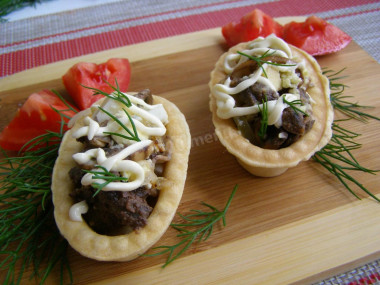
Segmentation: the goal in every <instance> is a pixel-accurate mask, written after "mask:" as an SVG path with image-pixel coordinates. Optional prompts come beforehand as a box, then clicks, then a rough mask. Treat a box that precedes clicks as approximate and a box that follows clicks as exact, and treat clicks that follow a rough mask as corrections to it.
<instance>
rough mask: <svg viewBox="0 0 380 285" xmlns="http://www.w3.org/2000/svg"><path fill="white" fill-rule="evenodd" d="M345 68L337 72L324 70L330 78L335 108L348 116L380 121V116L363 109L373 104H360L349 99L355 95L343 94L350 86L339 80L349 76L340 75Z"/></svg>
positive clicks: (332, 101)
mask: <svg viewBox="0 0 380 285" xmlns="http://www.w3.org/2000/svg"><path fill="white" fill-rule="evenodd" d="M344 70H345V69H344V68H343V69H341V70H339V71H337V72H335V71H333V70H323V72H322V73H323V74H324V75H325V76H326V77H327V78H328V79H329V82H330V90H331V93H330V99H331V104H332V105H333V107H334V109H336V110H338V111H340V112H341V113H343V114H345V115H346V116H347V117H349V118H352V119H355V120H358V121H362V122H367V121H368V120H369V119H374V120H377V121H380V117H376V116H374V115H371V114H368V113H366V112H364V111H362V110H363V109H371V108H373V107H372V106H363V105H359V104H358V103H353V102H349V101H347V99H348V98H352V97H353V96H346V95H343V92H344V91H345V88H348V86H347V85H345V84H342V83H339V82H337V81H339V80H340V79H343V78H346V77H347V76H338V75H340V74H341V73H342V72H343V71H344Z"/></svg>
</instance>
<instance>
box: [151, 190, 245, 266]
mask: <svg viewBox="0 0 380 285" xmlns="http://www.w3.org/2000/svg"><path fill="white" fill-rule="evenodd" d="M237 188H238V186H237V185H235V187H234V189H233V190H232V193H231V195H230V197H229V199H228V201H227V203H226V205H225V206H224V209H223V210H222V211H220V210H218V209H217V208H215V207H214V206H211V205H209V204H207V203H205V202H201V204H202V205H203V206H206V207H207V208H209V210H210V211H203V210H191V212H192V213H191V214H188V215H181V214H179V216H180V217H181V218H182V219H183V220H184V221H185V222H184V223H182V224H174V223H173V224H171V226H172V227H173V228H174V229H176V230H177V231H179V232H180V233H179V234H177V237H179V238H181V239H182V240H181V241H179V242H178V243H177V244H175V245H170V246H166V245H162V246H157V247H154V248H152V250H155V249H162V250H161V251H159V252H157V253H153V254H144V256H157V255H162V254H166V253H169V256H168V257H167V259H166V262H165V264H164V265H163V266H162V267H166V266H167V265H169V264H170V263H171V262H173V261H174V260H176V259H177V258H178V257H179V256H180V255H181V254H182V253H184V252H185V251H186V250H187V249H188V248H189V247H190V246H191V245H192V244H193V242H195V241H198V242H201V241H206V240H207V239H208V238H209V237H210V235H211V234H212V231H213V227H214V225H215V224H216V223H217V222H219V221H220V220H222V221H223V226H226V213H227V210H228V208H229V207H230V205H231V202H232V198H233V197H234V195H235V192H236V190H237ZM177 249H178V252H177V253H175V252H176V251H177Z"/></svg>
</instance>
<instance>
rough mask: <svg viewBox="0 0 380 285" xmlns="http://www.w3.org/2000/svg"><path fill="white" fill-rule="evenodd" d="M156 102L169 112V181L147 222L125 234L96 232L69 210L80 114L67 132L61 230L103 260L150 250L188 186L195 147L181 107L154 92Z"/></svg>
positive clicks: (59, 198) (55, 184)
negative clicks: (171, 146)
mask: <svg viewBox="0 0 380 285" xmlns="http://www.w3.org/2000/svg"><path fill="white" fill-rule="evenodd" d="M153 104H162V105H163V106H164V108H165V110H166V112H167V113H168V119H169V123H168V124H167V125H166V129H167V135H168V136H170V138H171V140H172V143H173V152H172V156H171V160H170V161H169V162H167V164H166V166H165V172H164V177H165V178H166V179H165V180H166V181H165V183H163V185H162V187H160V194H159V197H158V200H157V203H156V205H155V206H154V208H153V211H152V213H151V214H150V216H149V218H148V220H147V224H146V225H145V226H144V227H143V228H141V229H139V230H138V231H132V232H130V233H128V234H125V235H117V236H107V235H101V234H98V233H96V232H95V231H94V230H92V229H91V228H90V227H89V226H88V225H87V223H86V222H84V221H82V222H78V221H72V220H71V219H70V218H69V210H70V207H71V206H72V205H73V200H72V198H71V197H70V195H69V194H70V191H71V189H72V188H73V185H72V182H71V180H70V179H69V178H68V172H69V170H70V169H71V168H72V167H73V166H74V165H75V162H74V160H73V159H72V155H73V154H74V153H77V152H80V151H82V149H83V145H82V144H81V143H79V142H77V141H76V140H75V139H74V138H72V135H71V134H72V132H74V131H75V130H77V129H78V128H80V127H81V126H83V119H82V118H79V119H78V120H77V121H76V122H75V124H74V126H73V128H72V129H70V130H69V131H67V133H66V134H65V136H64V138H63V140H62V143H61V146H60V150H59V156H58V158H57V161H56V163H55V166H54V171H53V181H52V193H53V203H54V207H55V208H54V217H55V220H56V223H57V226H58V228H59V230H60V232H61V234H62V235H63V236H64V237H65V238H66V239H67V241H68V242H69V244H70V245H71V246H72V247H73V248H74V249H75V250H76V251H78V252H79V253H80V254H82V255H83V256H86V257H88V258H92V259H95V260H99V261H128V260H132V259H134V258H136V257H138V256H139V255H141V254H143V253H144V252H145V251H146V250H148V249H149V248H150V247H151V246H152V245H153V244H154V243H156V242H157V241H158V240H159V239H160V237H161V236H162V235H163V234H164V233H165V231H166V230H167V228H168V227H169V225H170V223H171V221H172V219H173V217H174V215H175V212H176V210H177V207H178V205H179V202H180V200H181V197H182V193H183V190H184V185H185V180H186V175H187V167H188V157H189V152H190V147H191V138H190V131H189V127H188V125H187V122H186V119H185V117H184V115H183V114H182V113H181V111H180V110H179V109H178V108H177V107H176V105H174V104H173V103H171V102H170V101H168V100H166V99H164V98H162V97H158V96H154V95H153Z"/></svg>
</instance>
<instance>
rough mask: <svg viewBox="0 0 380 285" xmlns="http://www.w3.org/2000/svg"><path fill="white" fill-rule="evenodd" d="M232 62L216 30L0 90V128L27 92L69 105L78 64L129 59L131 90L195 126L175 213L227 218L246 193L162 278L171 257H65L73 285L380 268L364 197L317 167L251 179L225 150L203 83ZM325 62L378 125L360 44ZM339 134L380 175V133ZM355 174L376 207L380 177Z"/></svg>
mask: <svg viewBox="0 0 380 285" xmlns="http://www.w3.org/2000/svg"><path fill="white" fill-rule="evenodd" d="M288 20H289V19H282V21H283V22H286V21H288ZM225 51H226V47H225V45H224V43H223V39H222V37H221V33H220V29H212V30H207V31H202V32H197V33H192V34H186V35H181V36H178V37H174V38H167V39H161V40H157V41H152V42H147V43H143V44H138V45H134V46H128V47H123V48H119V49H115V50H108V51H104V52H101V53H97V54H92V55H88V56H84V57H81V58H75V59H70V60H67V61H64V62H58V63H54V64H50V65H46V66H42V67H39V68H36V69H33V70H28V71H25V72H21V73H19V74H15V75H13V76H9V77H5V78H3V79H1V80H0V99H1V102H0V104H1V106H0V110H1V114H2V116H1V117H0V129H2V128H3V127H4V126H5V125H6V124H7V123H8V122H9V121H10V120H11V118H12V117H13V115H14V113H15V111H16V109H17V106H19V105H20V104H21V103H22V102H23V101H24V100H25V98H26V97H27V96H28V95H29V94H30V93H31V92H33V91H39V90H41V89H55V90H57V91H59V92H61V93H63V94H64V93H65V91H64V88H63V84H62V81H61V76H62V75H63V74H64V73H65V72H66V70H67V69H68V68H69V67H70V66H71V65H73V64H74V63H76V62H78V61H92V62H98V63H99V62H104V61H105V60H107V59H108V58H111V57H127V58H129V60H130V61H131V65H132V78H131V85H130V91H138V90H140V89H143V88H150V89H151V90H152V91H153V93H154V94H156V95H160V96H162V97H164V98H166V99H169V100H171V101H172V102H174V103H175V104H176V105H177V106H178V107H179V108H180V110H181V111H182V112H183V113H184V114H185V116H186V119H187V122H188V124H189V126H190V131H191V135H192V149H191V154H190V162H189V170H188V178H187V181H186V185H185V191H184V195H183V198H182V201H181V204H180V206H179V209H178V211H179V212H180V213H183V214H186V213H188V212H189V210H190V209H200V208H202V206H201V205H200V202H201V201H205V202H207V203H209V204H212V205H214V206H216V207H217V208H222V207H223V206H224V205H225V203H226V201H227V199H228V197H229V195H230V193H231V191H232V189H233V187H234V185H236V184H238V185H239V188H238V191H237V193H236V195H235V197H234V199H233V201H232V204H231V207H230V209H229V211H228V213H227V217H226V219H227V226H226V227H224V228H223V227H222V226H221V225H217V226H216V228H215V231H214V233H213V234H212V236H211V237H210V238H209V240H208V241H206V242H202V243H199V244H194V245H193V247H191V248H190V249H189V250H188V251H187V252H186V253H185V254H183V256H182V257H181V258H179V259H178V260H176V261H175V262H174V263H173V264H171V265H169V266H168V267H166V268H165V269H162V268H161V266H162V265H163V263H164V261H165V258H166V256H158V257H140V258H138V259H136V260H134V261H131V262H127V263H117V262H108V263H105V262H97V261H93V260H90V259H86V258H84V257H82V256H80V255H79V254H78V253H76V252H75V251H74V250H72V249H70V250H69V259H70V264H71V268H72V271H73V277H74V282H75V284H90V283H96V284H206V283H207V284H231V283H233V282H234V283H238V284H290V283H299V284H306V283H309V282H312V281H317V280H320V279H322V278H324V277H328V276H330V275H333V274H337V273H340V272H342V271H344V270H348V269H351V268H353V267H355V266H358V265H360V264H363V263H365V262H368V261H372V260H374V259H375V258H379V257H380V241H379V236H380V223H379V217H380V203H377V202H375V201H374V200H372V199H369V198H368V197H367V195H364V194H363V193H362V192H360V191H359V190H358V189H357V188H355V189H356V190H358V192H357V193H358V194H359V195H360V197H362V199H361V200H358V199H356V198H355V197H353V196H352V195H351V194H350V193H348V191H347V190H346V189H345V188H344V187H343V186H342V185H341V184H340V183H339V182H338V180H337V179H336V178H335V177H332V176H331V175H329V174H328V173H327V172H326V171H325V170H324V169H323V168H322V167H320V166H319V165H318V164H317V163H315V162H313V161H307V162H302V163H301V164H300V165H298V166H297V167H295V168H292V169H289V170H288V171H287V172H285V174H283V175H281V176H278V177H274V178H258V177H254V176H252V175H250V174H249V173H248V172H246V171H245V170H244V169H242V168H241V167H240V166H239V165H238V163H237V162H236V160H235V158H234V157H232V156H231V155H230V154H229V153H228V152H226V150H225V149H224V148H223V146H222V145H221V144H220V143H219V142H218V140H217V137H216V136H215V133H214V127H213V125H212V122H211V113H210V112H209V107H208V106H209V105H208V103H209V89H208V85H207V83H208V81H209V73H210V72H211V70H212V69H213V67H214V64H215V62H216V61H217V59H218V57H219V56H220V55H221V54H222V53H223V52H225ZM318 62H319V63H320V65H321V66H322V67H326V68H329V69H333V70H336V71H337V70H340V69H342V68H346V69H345V71H344V75H347V76H348V77H347V78H344V79H343V80H342V81H343V82H344V83H345V84H347V85H349V88H347V90H346V91H345V93H346V95H348V96H353V98H352V101H353V102H359V103H360V104H362V105H369V106H373V107H375V108H373V109H368V113H371V114H373V115H379V108H380V96H379V90H380V65H379V64H378V63H377V62H376V61H375V60H374V59H372V58H371V57H370V56H369V55H368V54H367V53H366V52H364V51H363V50H362V49H361V48H360V47H359V46H358V45H357V44H356V43H354V42H352V43H350V44H349V46H348V47H347V48H345V49H344V50H343V51H340V52H338V53H336V54H332V55H327V56H322V57H319V58H318ZM336 117H337V118H343V116H341V115H339V114H337V116H336ZM344 125H345V126H346V127H347V128H349V129H350V130H353V131H356V132H358V133H360V134H362V135H361V136H360V137H359V138H358V139H357V141H358V142H359V143H362V144H363V145H362V147H361V149H359V150H357V151H354V154H355V156H356V157H357V159H358V160H359V162H360V163H361V164H363V165H364V166H366V167H368V168H372V169H380V155H379V151H380V132H379V131H378V130H379V127H380V122H378V121H374V120H371V121H369V122H368V123H361V122H357V121H352V120H351V121H349V122H345V123H344ZM353 175H354V177H356V178H357V179H359V180H360V181H361V182H362V183H363V184H364V185H365V187H367V188H368V189H369V190H370V191H372V192H373V193H375V194H376V195H377V196H378V197H379V196H380V195H379V193H380V187H379V186H380V176H379V175H370V174H362V173H353ZM178 220H179V217H176V218H175V221H178ZM176 234H177V232H176V231H175V230H174V229H172V228H170V229H169V230H168V231H167V232H166V233H165V234H164V236H163V237H162V239H161V240H160V241H159V242H158V243H157V244H156V246H160V245H172V244H174V243H176V242H177V241H178V238H177V237H176ZM148 253H149V252H148ZM58 274H59V273H58V272H53V273H52V275H51V276H50V278H49V280H48V283H49V284H50V283H51V284H55V283H56V282H57V280H58V278H59V275H58ZM24 275H25V279H24V280H23V281H25V282H27V274H24ZM31 282H32V281H31Z"/></svg>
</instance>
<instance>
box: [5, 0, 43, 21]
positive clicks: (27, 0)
mask: <svg viewBox="0 0 380 285" xmlns="http://www.w3.org/2000/svg"><path fill="white" fill-rule="evenodd" d="M45 1H46V0H45ZM45 1H43V0H1V1H0V22H5V21H7V20H6V19H5V18H4V17H5V16H6V15H8V14H10V13H12V12H14V11H16V10H19V9H22V8H24V7H27V6H34V7H35V6H36V4H38V3H41V2H45Z"/></svg>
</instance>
